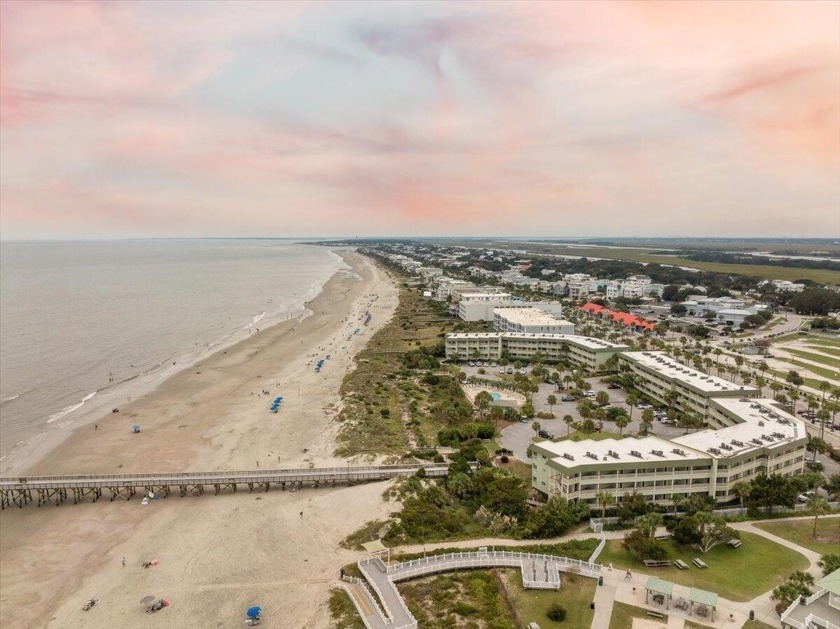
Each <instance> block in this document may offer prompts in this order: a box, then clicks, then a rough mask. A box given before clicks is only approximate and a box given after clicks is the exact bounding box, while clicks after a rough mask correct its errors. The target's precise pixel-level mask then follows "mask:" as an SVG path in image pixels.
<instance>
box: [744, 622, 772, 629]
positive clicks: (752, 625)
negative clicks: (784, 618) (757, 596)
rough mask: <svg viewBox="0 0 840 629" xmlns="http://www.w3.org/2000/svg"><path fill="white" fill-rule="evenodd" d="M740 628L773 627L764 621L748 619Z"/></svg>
mask: <svg viewBox="0 0 840 629" xmlns="http://www.w3.org/2000/svg"><path fill="white" fill-rule="evenodd" d="M741 629H775V628H774V627H773V625H768V624H767V623H766V622H761V621H760V620H748V621H747V622H745V623H744V625H743V627H741Z"/></svg>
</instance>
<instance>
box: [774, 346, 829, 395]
mask: <svg viewBox="0 0 840 629" xmlns="http://www.w3.org/2000/svg"><path fill="white" fill-rule="evenodd" d="M788 351H790V350H788ZM781 360H784V361H785V362H786V363H790V364H791V365H796V366H797V367H801V368H802V369H807V370H808V371H810V372H811V373H815V374H817V375H818V376H822V377H823V378H825V379H826V380H833V381H834V382H838V381H840V377H838V375H837V369H824V368H822V367H816V366H814V365H812V364H810V363H805V362H802V361H801V360H796V359H793V358H782V359H781ZM817 388H819V385H818V386H817Z"/></svg>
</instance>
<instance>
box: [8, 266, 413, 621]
mask: <svg viewBox="0 0 840 629" xmlns="http://www.w3.org/2000/svg"><path fill="white" fill-rule="evenodd" d="M338 253H340V254H341V255H342V256H343V257H344V258H345V260H346V262H347V264H348V265H349V266H350V267H351V269H350V270H349V271H339V272H338V273H337V274H336V275H335V276H333V278H332V279H330V280H329V282H328V283H327V284H326V286H325V287H324V290H323V291H322V293H321V294H320V295H318V296H317V297H316V298H315V299H313V300H312V301H311V302H309V303H308V304H307V307H308V308H309V309H310V310H311V311H312V312H313V314H312V315H311V316H309V317H307V318H305V319H303V320H302V321H301V320H292V321H287V322H284V323H281V324H278V325H276V326H274V327H271V328H268V329H265V330H262V331H260V332H259V333H256V334H254V335H252V336H250V337H249V338H247V339H245V340H244V341H242V342H240V343H238V344H237V345H234V346H232V347H230V348H228V349H227V350H224V351H222V352H219V353H217V354H215V355H213V356H211V357H209V358H207V359H205V360H203V361H201V362H199V363H198V364H197V365H195V366H194V367H193V368H191V369H188V370H185V371H182V372H181V373H178V374H177V375H175V376H173V377H171V378H170V379H168V380H167V381H165V382H164V383H163V384H162V385H161V386H160V387H159V388H158V389H156V390H155V391H153V392H152V393H150V394H148V395H146V396H144V397H142V398H140V399H136V400H134V401H132V402H131V403H128V404H123V405H121V407H120V412H119V413H114V414H112V413H108V414H107V415H106V416H103V417H101V418H100V419H99V420H98V421H96V425H97V426H98V428H97V429H94V426H93V425H87V426H83V427H81V428H79V429H77V430H76V431H75V432H74V433H73V434H72V435H71V436H70V437H69V438H67V439H66V440H65V441H64V442H63V443H61V445H60V446H59V447H58V448H57V449H55V450H54V451H52V452H50V453H49V454H48V455H47V456H45V457H44V458H43V459H41V460H39V461H37V462H35V463H34V464H33V465H32V466H31V467H30V469H28V470H27V473H37V474H61V473H107V472H116V471H119V472H122V473H126V472H134V471H136V472H157V471H198V470H223V469H252V468H255V467H257V466H259V467H266V468H279V467H297V466H308V465H316V466H325V465H332V464H345V463H346V460H344V459H336V458H335V457H334V456H333V450H334V438H335V435H336V433H337V430H338V426H337V425H336V423H335V421H334V420H335V417H336V414H337V412H338V410H339V408H340V407H339V404H340V399H339V396H338V389H339V386H340V384H341V381H342V379H343V377H344V376H345V375H346V373H347V372H348V370H350V369H352V366H353V357H354V356H355V354H356V353H358V351H359V350H360V349H361V348H362V347H364V345H365V344H366V343H367V341H368V340H369V339H370V336H371V335H372V334H373V333H374V332H375V331H376V330H377V329H379V328H380V327H381V326H382V325H383V324H384V323H386V322H387V320H388V319H389V318H390V317H391V315H392V313H393V311H394V308H395V306H396V303H397V291H396V287H395V286H394V285H393V283H392V282H391V281H390V280H389V278H388V277H387V276H386V275H385V274H384V273H383V272H382V271H381V270H380V269H378V268H377V267H376V266H375V265H373V264H372V263H371V262H370V261H369V260H367V259H365V258H363V257H362V256H360V255H358V254H356V253H354V252H350V251H339V252H338ZM278 281H281V280H278ZM366 310H369V311H370V312H371V314H372V315H373V318H372V321H371V322H370V324H369V326H367V327H365V326H363V325H362V323H361V321H360V320H359V318H360V317H361V316H362V315H363V313H364V312H365V311H366ZM357 328H361V329H362V331H363V333H360V334H355V335H354V334H353V331H354V330H355V329H357ZM327 354H329V355H330V358H329V359H328V360H327V361H326V363H325V365H324V368H323V369H322V370H321V372H320V373H315V371H314V363H315V361H316V360H317V359H318V358H324V357H325V356H326V355H327ZM264 391H267V392H268V393H267V394H266V393H264ZM278 395H282V396H284V401H283V406H282V409H281V411H280V412H279V413H277V414H272V413H269V412H268V407H269V405H270V403H271V400H272V399H273V398H274V397H276V396H278ZM132 424H140V425H141V426H142V432H141V433H140V434H132V433H131V430H130V426H131V425H132ZM383 489H384V484H382V483H379V484H371V485H363V486H357V487H349V488H335V489H321V490H318V489H305V490H302V491H298V492H280V491H271V492H269V493H261V494H258V493H254V494H247V493H242V492H239V493H238V494H236V495H221V496H212V495H205V496H203V497H191V498H179V497H177V496H173V497H170V498H168V499H158V500H153V501H151V502H150V504H149V505H148V506H145V507H144V506H141V505H140V499H139V497H137V498H135V499H134V500H132V501H130V502H123V501H115V502H113V503H112V502H108V501H107V500H106V501H100V502H98V503H95V504H80V505H72V504H65V505H63V506H61V507H54V506H45V507H41V508H38V507H35V506H28V507H26V508H24V509H10V510H6V511H4V512H2V514H1V515H0V625H2V626H4V627H34V626H37V627H113V626H123V627H152V626H158V627H160V626H185V627H205V626H206V627H233V626H238V625H239V626H241V624H242V622H243V621H244V618H245V616H244V611H245V609H246V608H247V607H248V606H250V605H253V604H259V605H261V606H262V607H263V608H264V610H265V617H264V623H263V625H264V626H272V627H326V626H329V612H328V610H327V607H326V601H327V598H328V595H329V586H330V583H332V582H334V581H335V580H336V579H337V572H336V571H337V569H338V567H339V566H340V565H341V564H342V563H343V562H345V561H349V560H351V559H352V558H353V557H354V556H355V553H351V552H348V551H343V550H341V549H340V548H339V547H338V542H339V541H340V540H341V539H342V538H343V537H344V536H346V535H347V533H349V532H351V531H352V530H354V529H355V528H358V527H359V526H360V525H361V524H363V523H364V522H366V521H368V520H370V519H374V518H377V517H383V516H384V515H386V514H387V513H388V512H389V511H390V510H391V508H392V506H391V505H388V504H385V503H383V502H382V500H381V493H382V491H383ZM301 511H302V512H303V515H301V514H300V513H301ZM123 557H125V559H126V566H125V567H123V566H122V564H121V560H122V558H123ZM149 559H157V560H159V562H160V563H159V564H158V565H157V566H155V567H152V568H147V569H144V568H142V567H141V563H142V562H144V561H147V560H149ZM147 595H154V596H159V597H165V598H167V599H169V600H170V601H171V602H172V605H171V606H170V607H168V608H166V609H165V610H163V611H161V612H159V613H157V614H146V613H144V606H143V605H141V604H140V603H139V600H140V599H141V598H142V597H144V596H147ZM89 598H98V599H99V603H98V604H97V605H96V606H95V607H94V608H93V609H92V610H91V611H88V612H84V611H82V606H83V604H84V602H85V601H86V600H87V599H89Z"/></svg>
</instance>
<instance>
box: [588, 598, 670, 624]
mask: <svg viewBox="0 0 840 629" xmlns="http://www.w3.org/2000/svg"><path fill="white" fill-rule="evenodd" d="M634 618H646V619H650V616H648V615H647V610H646V609H644V608H642V607H636V606H635V605H628V604H627V603H620V602H619V601H616V602H615V603H613V611H612V616H610V629H633V619H634ZM667 622H668V616H667V615H666V616H665V618H663V619H662V623H663V624H665V623H667ZM574 626H578V625H574ZM580 626H582V627H586V626H587V625H580Z"/></svg>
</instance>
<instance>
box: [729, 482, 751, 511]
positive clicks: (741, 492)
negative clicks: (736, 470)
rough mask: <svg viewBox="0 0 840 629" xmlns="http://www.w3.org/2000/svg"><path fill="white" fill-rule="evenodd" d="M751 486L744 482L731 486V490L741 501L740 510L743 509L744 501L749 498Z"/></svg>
mask: <svg viewBox="0 0 840 629" xmlns="http://www.w3.org/2000/svg"><path fill="white" fill-rule="evenodd" d="M751 488H752V485H751V484H750V483H748V482H745V481H739V482H737V483H735V484H734V485H732V490H733V491H734V492H735V494H736V495H737V496H738V499H739V500H740V501H741V508H742V509H743V508H744V500H746V499H747V498H749V497H750V489H751Z"/></svg>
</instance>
